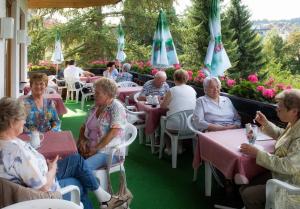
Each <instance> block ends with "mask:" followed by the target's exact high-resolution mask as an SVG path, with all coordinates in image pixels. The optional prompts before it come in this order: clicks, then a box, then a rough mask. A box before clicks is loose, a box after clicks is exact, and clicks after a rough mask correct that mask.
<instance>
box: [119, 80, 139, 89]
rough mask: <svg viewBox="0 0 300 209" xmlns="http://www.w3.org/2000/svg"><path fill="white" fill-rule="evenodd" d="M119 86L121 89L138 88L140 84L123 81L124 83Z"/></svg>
mask: <svg viewBox="0 0 300 209" xmlns="http://www.w3.org/2000/svg"><path fill="white" fill-rule="evenodd" d="M117 86H118V87H119V88H120V87H135V86H138V84H137V83H135V82H132V81H122V82H119V83H117Z"/></svg>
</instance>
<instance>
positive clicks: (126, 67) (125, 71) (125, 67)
mask: <svg viewBox="0 0 300 209" xmlns="http://www.w3.org/2000/svg"><path fill="white" fill-rule="evenodd" d="M130 68H131V65H130V64H129V63H124V64H123V66H122V72H121V73H119V74H118V76H117V78H116V82H122V81H132V75H131V74H130V73H128V71H129V70H130Z"/></svg>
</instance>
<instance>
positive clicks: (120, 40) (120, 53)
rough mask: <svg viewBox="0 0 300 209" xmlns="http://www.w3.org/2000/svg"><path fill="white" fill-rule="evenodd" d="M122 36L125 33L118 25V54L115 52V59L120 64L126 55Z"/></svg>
mask: <svg viewBox="0 0 300 209" xmlns="http://www.w3.org/2000/svg"><path fill="white" fill-rule="evenodd" d="M124 35H125V33H124V31H123V28H122V25H121V24H119V27H118V52H117V57H116V59H117V60H119V61H120V62H123V61H124V60H125V59H126V54H125V52H124V47H125V38H124Z"/></svg>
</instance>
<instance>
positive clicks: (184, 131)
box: [159, 110, 195, 168]
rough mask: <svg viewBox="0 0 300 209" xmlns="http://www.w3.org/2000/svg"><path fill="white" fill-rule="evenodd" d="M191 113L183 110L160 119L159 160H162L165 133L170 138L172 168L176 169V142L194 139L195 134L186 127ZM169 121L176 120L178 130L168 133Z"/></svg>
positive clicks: (191, 111)
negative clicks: (167, 124)
mask: <svg viewBox="0 0 300 209" xmlns="http://www.w3.org/2000/svg"><path fill="white" fill-rule="evenodd" d="M192 113H193V110H184V111H180V112H177V113H174V114H172V115H169V116H162V117H161V118H160V128H161V132H160V147H159V158H160V159H161V158H162V153H163V149H164V146H165V137H164V134H165V133H166V134H167V135H168V136H169V137H170V138H171V148H172V168H176V167H177V145H178V140H183V139H191V138H192V139H194V138H195V134H194V132H192V131H191V130H190V129H189V128H188V127H187V118H188V116H189V115H191V114H192ZM169 119H176V120H177V121H179V122H180V123H179V129H178V130H176V131H174V130H172V131H170V130H168V129H166V123H167V120H169Z"/></svg>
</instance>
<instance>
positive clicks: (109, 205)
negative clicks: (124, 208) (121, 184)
mask: <svg viewBox="0 0 300 209" xmlns="http://www.w3.org/2000/svg"><path fill="white" fill-rule="evenodd" d="M126 201H127V199H126V200H125V198H124V199H123V198H120V197H116V196H111V198H110V200H109V201H107V202H102V203H100V205H101V209H113V208H116V207H119V206H121V205H123V204H124V203H125V202H126Z"/></svg>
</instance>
